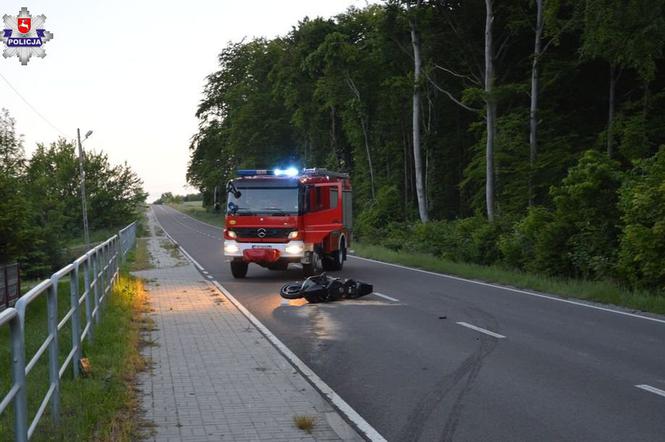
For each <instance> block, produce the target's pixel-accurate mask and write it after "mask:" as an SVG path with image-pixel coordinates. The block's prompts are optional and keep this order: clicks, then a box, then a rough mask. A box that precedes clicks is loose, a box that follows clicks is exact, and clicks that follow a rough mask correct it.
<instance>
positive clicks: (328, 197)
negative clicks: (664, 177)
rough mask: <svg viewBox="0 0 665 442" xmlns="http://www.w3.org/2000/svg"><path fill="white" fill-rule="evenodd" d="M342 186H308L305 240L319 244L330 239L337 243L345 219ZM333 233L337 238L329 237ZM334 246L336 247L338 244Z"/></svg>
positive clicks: (304, 215)
mask: <svg viewBox="0 0 665 442" xmlns="http://www.w3.org/2000/svg"><path fill="white" fill-rule="evenodd" d="M340 187H341V186H340V184H339V183H330V184H328V183H325V184H313V185H310V186H307V188H306V190H305V213H304V214H303V221H304V230H305V242H307V243H315V244H317V243H321V242H323V241H324V240H326V239H330V242H331V245H332V243H333V242H334V243H336V241H337V239H338V238H337V235H338V234H339V231H340V230H341V228H342V221H343V219H342V201H341V199H342V192H341V188H340ZM331 233H333V235H332V236H335V238H328V236H329V234H331ZM334 247H335V248H336V245H335V246H334ZM325 248H326V249H329V248H330V247H325Z"/></svg>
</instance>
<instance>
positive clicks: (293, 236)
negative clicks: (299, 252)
mask: <svg viewBox="0 0 665 442" xmlns="http://www.w3.org/2000/svg"><path fill="white" fill-rule="evenodd" d="M299 233H300V232H298V231H297V230H294V231H293V232H291V233H289V239H296V238H297V237H298V234H299Z"/></svg>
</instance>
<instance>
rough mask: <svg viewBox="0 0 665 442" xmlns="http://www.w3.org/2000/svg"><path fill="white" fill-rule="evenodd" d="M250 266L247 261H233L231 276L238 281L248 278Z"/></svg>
mask: <svg viewBox="0 0 665 442" xmlns="http://www.w3.org/2000/svg"><path fill="white" fill-rule="evenodd" d="M248 265H249V264H247V263H246V262H245V261H231V274H232V275H233V277H234V278H236V279H240V278H244V277H245V276H247V267H248Z"/></svg>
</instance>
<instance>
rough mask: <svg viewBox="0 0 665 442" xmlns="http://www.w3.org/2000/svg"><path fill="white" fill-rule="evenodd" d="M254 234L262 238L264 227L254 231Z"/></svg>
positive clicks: (264, 233) (264, 234) (264, 232)
mask: <svg viewBox="0 0 665 442" xmlns="http://www.w3.org/2000/svg"><path fill="white" fill-rule="evenodd" d="M256 234H257V235H258V236H259V238H263V237H265V236H266V229H264V228H263V227H262V228H260V229H258V230H257V231H256Z"/></svg>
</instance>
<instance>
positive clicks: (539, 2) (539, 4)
mask: <svg viewBox="0 0 665 442" xmlns="http://www.w3.org/2000/svg"><path fill="white" fill-rule="evenodd" d="M542 35H543V0H536V41H535V42H534V45H533V62H532V65H531V109H530V111H529V128H530V131H529V207H530V206H532V205H533V200H534V183H533V182H534V178H535V167H536V160H537V158H538V94H539V92H540V91H539V89H540V87H539V80H540V78H539V76H538V68H539V66H538V63H539V62H540V54H541V40H542Z"/></svg>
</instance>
